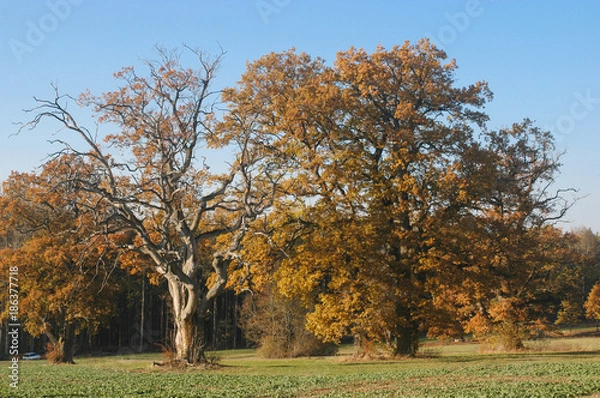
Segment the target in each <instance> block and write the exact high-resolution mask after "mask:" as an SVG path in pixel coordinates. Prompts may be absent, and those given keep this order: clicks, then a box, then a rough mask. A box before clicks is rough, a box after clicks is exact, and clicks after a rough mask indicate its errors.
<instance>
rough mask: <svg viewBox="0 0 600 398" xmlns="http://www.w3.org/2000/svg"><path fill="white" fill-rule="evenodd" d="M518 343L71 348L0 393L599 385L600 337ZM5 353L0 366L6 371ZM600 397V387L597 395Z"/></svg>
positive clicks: (536, 393) (589, 390)
mask: <svg viewBox="0 0 600 398" xmlns="http://www.w3.org/2000/svg"><path fill="white" fill-rule="evenodd" d="M528 347H529V349H528V350H527V351H526V352H522V353H521V352H520V353H510V354H507V353H490V352H487V353H486V352H485V351H483V352H482V351H481V346H478V345H476V344H466V343H464V344H463V343H460V344H449V345H440V344H435V343H428V344H425V346H424V350H423V352H424V354H426V355H424V356H423V357H419V358H415V359H403V360H381V361H352V360H351V358H350V356H349V353H348V350H342V352H341V354H339V355H337V356H335V357H326V358H300V359H283V360H282V359H278V360H271V359H263V358H260V357H257V356H256V355H255V352H254V351H253V350H238V351H224V352H221V353H219V355H220V356H221V357H222V359H221V361H220V363H221V366H220V367H219V368H216V369H211V370H200V369H192V368H188V369H186V370H165V369H164V368H161V367H152V366H151V365H152V362H153V361H155V360H160V359H161V356H160V354H141V355H131V356H112V357H102V358H78V360H77V362H78V364H77V365H74V366H66V365H61V366H55V365H49V364H47V363H46V362H45V361H31V362H23V361H21V362H20V369H19V378H20V379H19V388H18V389H14V388H11V387H9V385H8V384H9V379H8V377H7V376H5V377H4V382H3V383H2V385H1V386H0V396H2V397H35V398H39V397H160V398H165V397H378V398H381V397H519V398H526V397H580V396H594V394H598V393H600V338H592V337H588V338H571V339H553V340H546V341H536V342H529V343H528ZM8 365H9V363H8V362H3V363H2V367H3V368H4V369H5V373H6V375H8V372H9V369H8ZM596 396H599V397H600V394H599V395H596Z"/></svg>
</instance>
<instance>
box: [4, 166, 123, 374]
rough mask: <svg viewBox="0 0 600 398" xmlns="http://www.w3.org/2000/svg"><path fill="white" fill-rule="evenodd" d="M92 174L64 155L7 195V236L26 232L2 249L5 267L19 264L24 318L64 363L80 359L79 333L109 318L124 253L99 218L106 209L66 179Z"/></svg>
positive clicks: (10, 183) (20, 176) (25, 176)
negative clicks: (77, 354) (120, 254)
mask: <svg viewBox="0 0 600 398" xmlns="http://www.w3.org/2000/svg"><path fill="white" fill-rule="evenodd" d="M67 160H68V163H67ZM63 162H65V163H63ZM67 164H69V165H67ZM75 170H76V171H75ZM89 171H90V170H89V168H86V166H85V165H83V164H81V163H80V162H78V161H77V159H65V158H62V159H57V160H56V161H52V162H49V163H47V164H46V165H45V166H44V169H43V170H42V172H41V173H40V174H29V173H13V174H12V175H11V176H10V177H9V179H8V180H7V181H5V183H4V185H3V193H2V195H1V196H0V214H1V216H0V235H1V236H2V237H8V236H9V235H14V234H15V233H17V234H18V235H19V236H20V239H19V240H18V241H12V242H11V243H10V244H7V245H6V247H4V248H2V250H0V267H1V268H2V269H5V270H6V273H7V274H8V269H10V268H11V267H12V268H14V269H18V280H19V283H18V286H19V294H20V296H21V297H20V301H19V317H20V318H19V319H20V321H21V322H22V324H23V326H24V328H25V330H26V331H27V332H28V333H30V334H31V335H33V336H40V335H42V334H45V335H46V336H47V337H48V339H49V341H50V346H49V349H50V352H49V353H48V355H51V358H49V359H52V360H53V361H54V362H57V363H73V355H74V352H75V346H74V343H75V337H76V335H77V334H79V333H80V332H81V331H83V330H91V331H94V330H97V329H98V328H99V327H100V326H101V325H102V323H103V322H105V321H107V319H108V318H109V317H110V316H111V315H112V314H113V313H114V311H115V306H114V302H113V300H112V298H113V297H114V295H115V294H116V293H117V292H118V290H119V287H118V285H117V283H116V281H114V280H110V276H111V274H112V273H113V271H114V270H115V268H116V267H118V252H117V251H115V250H114V247H113V245H112V244H110V242H109V241H108V240H107V235H106V234H104V231H103V226H102V224H98V223H97V221H98V219H97V216H98V215H99V213H100V212H102V211H103V210H106V208H103V207H102V205H99V204H98V203H97V202H96V200H97V199H96V198H94V197H90V196H89V195H85V193H82V192H77V191H76V190H74V189H73V186H71V185H70V184H64V183H63V181H64V180H66V179H67V176H68V175H70V174H71V173H73V172H76V173H78V174H79V175H85V174H86V173H87V172H89ZM6 241H7V242H9V241H11V239H10V238H7V239H6ZM4 315H6V314H4Z"/></svg>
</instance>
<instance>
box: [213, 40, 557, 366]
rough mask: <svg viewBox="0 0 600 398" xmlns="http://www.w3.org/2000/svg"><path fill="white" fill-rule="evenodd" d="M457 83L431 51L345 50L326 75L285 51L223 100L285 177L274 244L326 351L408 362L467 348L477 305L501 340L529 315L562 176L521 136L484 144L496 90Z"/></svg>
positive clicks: (282, 277) (517, 130) (509, 132)
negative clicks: (384, 344) (348, 340)
mask: <svg viewBox="0 0 600 398" xmlns="http://www.w3.org/2000/svg"><path fill="white" fill-rule="evenodd" d="M456 68H457V66H456V63H455V62H454V61H453V60H451V61H446V54H445V53H444V52H443V51H441V50H439V49H437V48H436V47H435V46H434V45H432V44H431V43H430V42H429V41H427V40H422V41H420V42H418V43H417V44H410V43H405V44H404V45H403V46H396V47H393V48H392V49H391V50H386V49H385V48H383V47H378V48H377V50H376V51H375V52H374V53H367V52H366V51H365V50H362V49H354V48H352V49H350V50H348V51H346V52H340V53H338V55H337V58H336V60H335V62H334V63H333V65H332V66H328V65H327V64H326V63H325V61H324V60H322V59H319V58H316V59H313V58H311V57H310V56H309V55H307V54H298V53H296V52H295V51H294V50H291V51H287V52H284V53H280V54H269V55H266V56H264V57H262V58H261V59H260V60H258V61H256V62H254V63H252V64H250V65H249V66H248V70H247V71H246V73H245V74H244V75H243V76H242V79H241V81H240V82H239V83H238V85H237V86H236V87H235V88H232V89H229V90H226V91H225V93H224V98H225V99H226V100H227V101H229V102H230V103H231V104H232V105H231V114H232V115H238V116H237V118H236V120H249V121H252V123H253V124H254V125H255V126H256V127H255V128H256V129H258V130H260V131H261V134H262V135H263V136H265V137H269V147H268V149H269V150H270V151H271V152H272V153H273V154H275V158H276V159H278V160H277V161H278V162H279V164H280V165H281V166H280V167H282V168H287V169H289V170H292V178H290V179H288V180H287V181H286V183H285V184H282V185H281V187H282V196H281V198H280V199H279V202H278V205H277V207H276V208H275V210H274V213H273V214H278V215H279V217H280V219H279V222H278V224H277V225H280V227H279V228H280V229H282V231H286V229H287V231H288V233H287V234H286V233H285V232H283V233H282V232H280V233H278V234H277V235H276V236H278V237H279V239H280V241H276V239H274V240H273V241H272V244H273V246H274V247H279V248H280V249H281V250H284V248H285V250H284V252H285V256H279V255H278V256H279V259H280V264H279V267H278V269H277V271H276V274H275V279H276V280H277V281H278V284H279V287H280V289H281V290H282V291H283V292H285V293H286V294H288V295H290V296H299V297H302V298H303V299H304V301H305V304H306V306H307V307H308V308H309V309H310V311H311V312H309V314H308V315H307V325H308V327H309V328H310V330H311V331H312V332H313V333H315V334H316V335H317V336H319V337H320V338H322V339H324V340H326V341H334V342H338V341H340V339H341V337H342V336H344V335H354V336H356V338H357V339H359V340H361V339H362V340H369V339H374V340H378V341H389V342H391V343H392V344H393V346H394V352H395V353H396V354H401V355H414V354H415V352H416V350H417V348H418V337H419V334H420V333H422V332H424V331H426V330H430V331H434V334H436V335H450V336H452V335H461V334H462V333H463V332H464V329H463V327H464V324H463V323H462V322H461V320H462V319H464V318H461V317H466V318H467V319H471V318H472V317H474V316H475V315H476V314H477V308H476V305H477V303H479V302H481V303H483V301H482V300H479V298H480V297H479V296H480V295H483V296H485V299H486V300H485V301H486V304H485V305H488V304H489V303H490V294H491V297H494V298H496V299H497V301H498V303H499V304H498V306H496V307H495V309H496V310H498V311H496V310H493V311H495V312H494V313H497V314H498V316H497V318H498V319H499V320H498V322H499V323H498V325H499V326H498V327H507V328H508V327H512V325H513V323H514V322H517V319H521V318H522V316H525V315H524V311H525V309H524V308H522V306H521V304H520V303H521V300H524V298H523V297H522V296H524V295H526V292H529V291H530V290H529V288H530V287H531V286H533V285H534V284H533V282H534V281H537V280H539V278H541V275H542V273H541V272H539V271H540V265H539V264H538V263H537V262H536V261H538V260H539V261H542V260H544V259H545V257H544V255H543V254H544V253H543V252H541V251H542V249H541V248H540V247H539V244H538V242H539V237H538V235H539V232H538V230H539V228H541V226H543V225H544V224H545V223H547V222H549V221H551V220H553V219H555V218H560V217H561V216H562V214H564V211H565V209H566V208H567V207H568V205H565V204H564V203H563V202H562V201H561V200H562V199H561V194H562V192H561V191H558V192H551V191H550V185H551V183H552V181H553V176H554V173H555V172H556V170H557V168H558V166H559V163H558V160H557V158H556V157H555V155H554V153H553V147H552V142H551V137H550V136H549V135H548V134H546V133H544V132H541V131H539V130H538V129H536V128H535V127H533V126H531V123H530V122H528V121H525V122H523V123H521V124H516V125H515V126H513V127H512V128H511V129H505V130H500V131H488V130H487V128H486V127H485V123H486V121H487V120H488V118H487V116H486V115H485V113H483V111H482V108H483V106H484V104H485V103H486V101H488V100H490V99H491V97H492V95H491V93H490V91H489V90H488V87H487V84H486V83H484V82H477V83H475V84H473V85H470V86H466V87H459V86H457V85H456V83H455V71H456ZM298 230H302V231H303V232H304V235H303V236H302V238H297V236H298V232H297V231H298ZM286 236H287V238H286ZM291 241H293V242H295V244H293V245H291V246H290V245H289V242H291ZM473 246H474V247H473ZM257 247H259V246H257ZM259 250H262V249H259ZM274 253H276V251H275V252H274ZM468 253H470V254H468ZM471 273H472V274H473V278H474V279H473V278H471V279H469V275H471ZM488 278H491V279H488ZM469 281H471V282H469ZM457 286H462V287H464V288H465V289H462V288H461V289H457V288H456V287H457ZM490 292H491V293H490ZM481 298H482V299H483V297H481ZM473 302H475V307H469V305H470V304H471V303H473ZM482 305H483V304H482ZM499 306H500V307H502V308H500V307H499ZM505 307H506V308H505ZM500 309H506V311H504V310H502V311H500ZM507 317H508V318H507Z"/></svg>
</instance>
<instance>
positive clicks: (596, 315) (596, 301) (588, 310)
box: [584, 283, 600, 321]
mask: <svg viewBox="0 0 600 398" xmlns="http://www.w3.org/2000/svg"><path fill="white" fill-rule="evenodd" d="M584 308H585V316H586V317H587V318H588V319H594V320H596V321H599V320H600V284H598V283H596V284H595V285H594V287H593V288H592V290H591V291H590V293H589V295H588V297H587V300H586V302H585V304H584Z"/></svg>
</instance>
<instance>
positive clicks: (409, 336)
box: [394, 304, 419, 357]
mask: <svg viewBox="0 0 600 398" xmlns="http://www.w3.org/2000/svg"><path fill="white" fill-rule="evenodd" d="M396 316H397V317H398V318H397V320H396V322H397V325H396V332H395V336H394V337H395V338H396V346H395V347H394V354H395V355H397V356H411V357H412V356H415V355H416V354H417V351H418V349H419V326H418V324H416V323H415V322H414V320H413V319H412V316H411V311H410V310H409V309H407V308H406V307H404V306H403V305H402V304H397V306H396Z"/></svg>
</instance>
